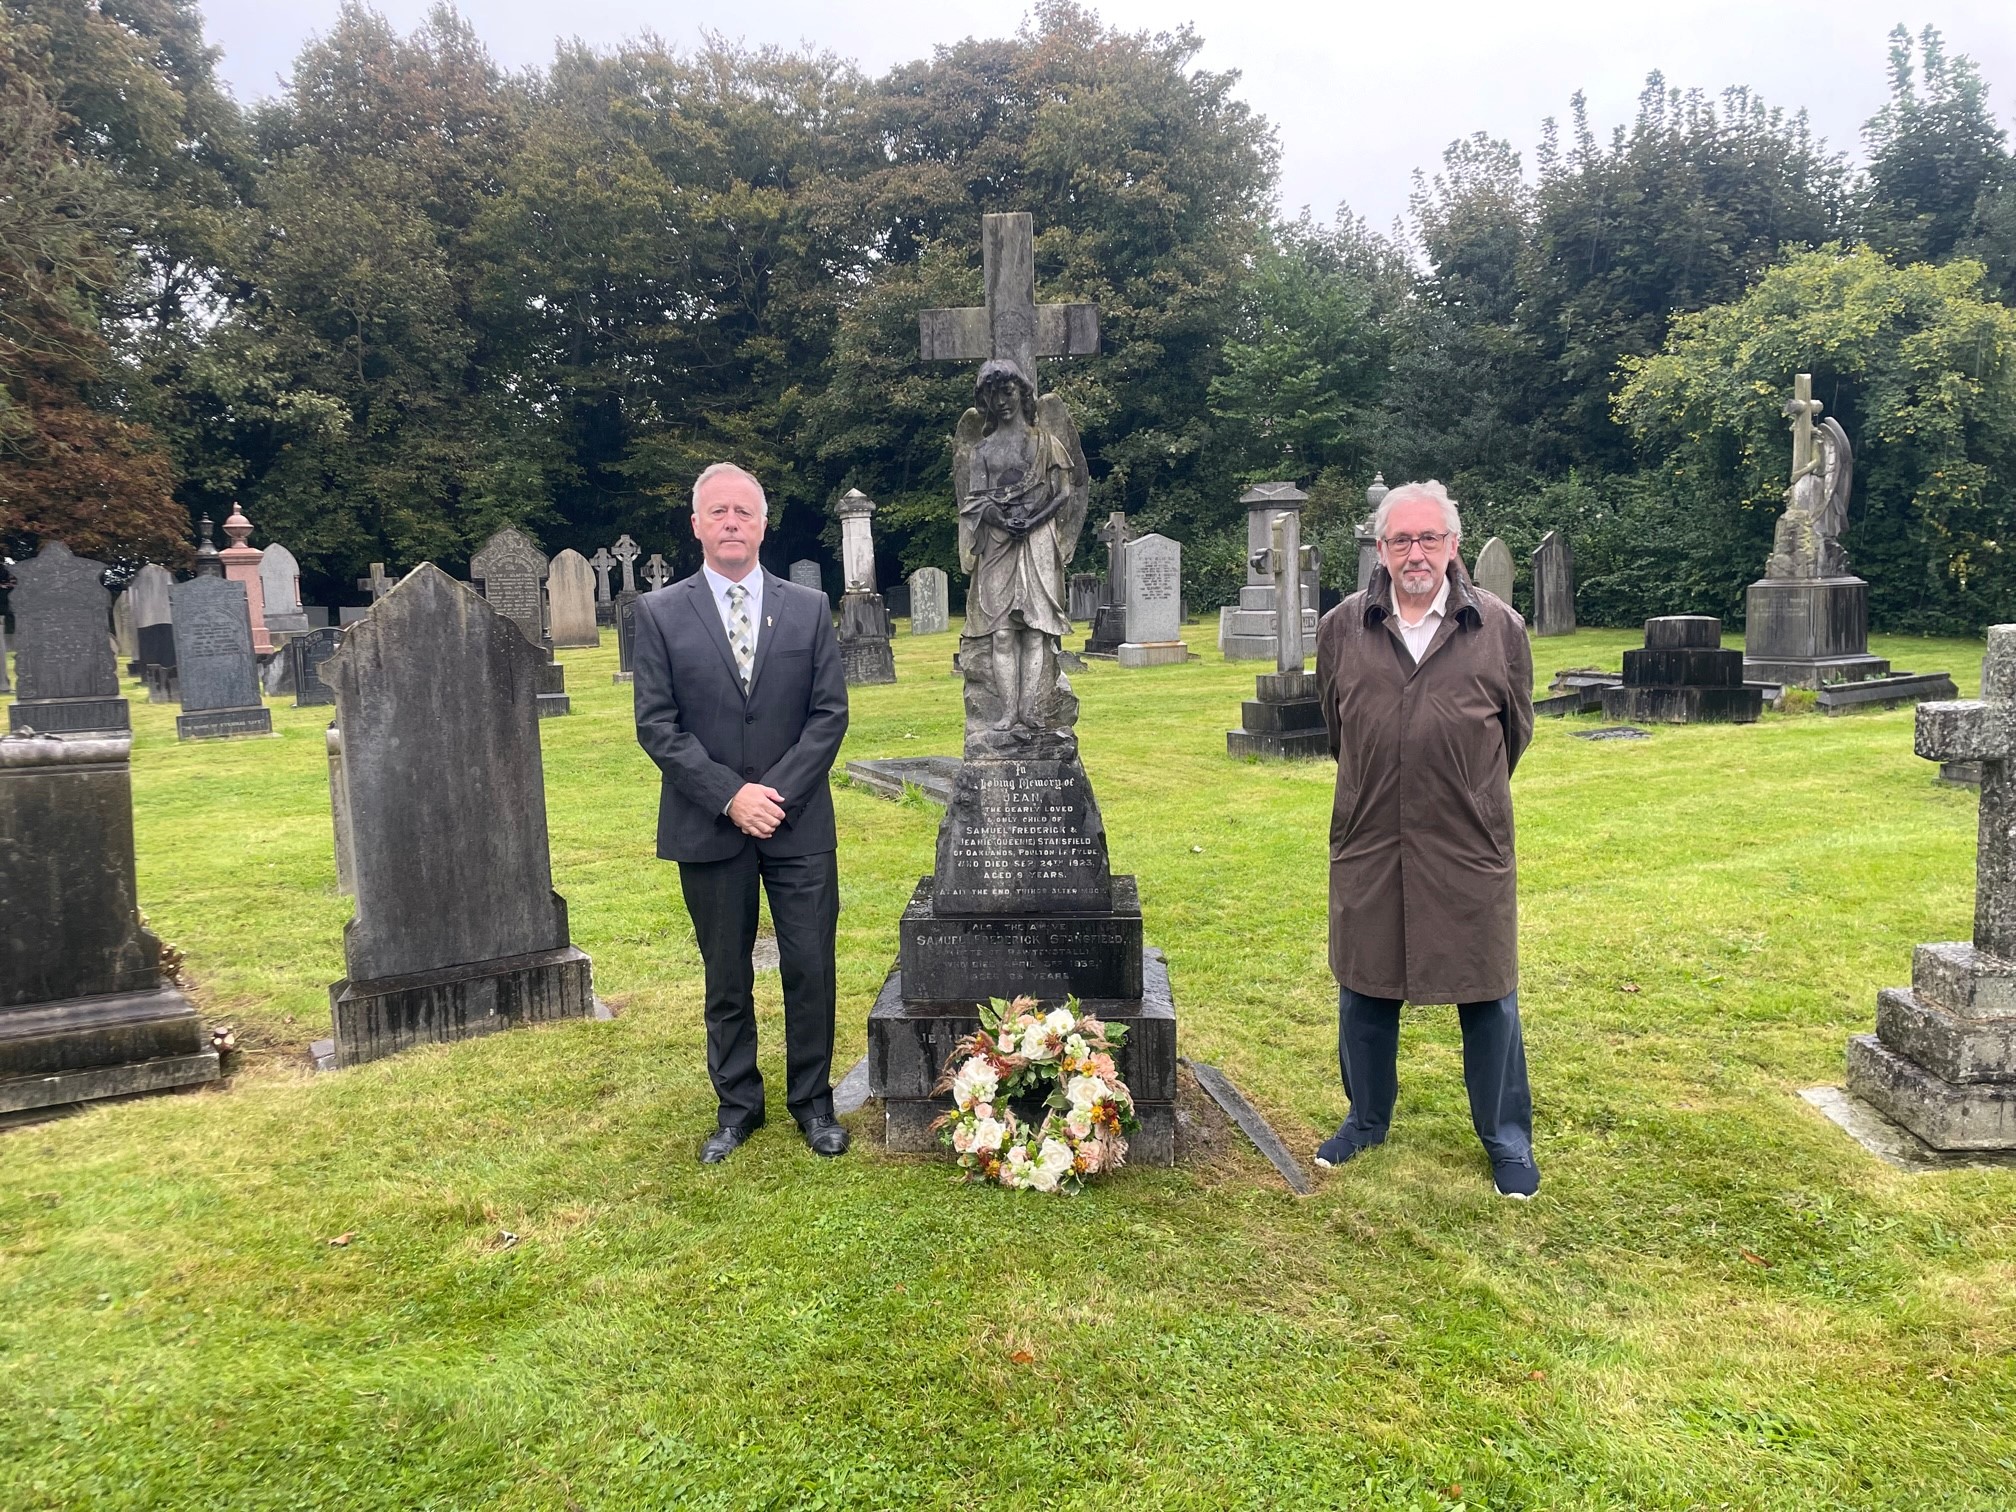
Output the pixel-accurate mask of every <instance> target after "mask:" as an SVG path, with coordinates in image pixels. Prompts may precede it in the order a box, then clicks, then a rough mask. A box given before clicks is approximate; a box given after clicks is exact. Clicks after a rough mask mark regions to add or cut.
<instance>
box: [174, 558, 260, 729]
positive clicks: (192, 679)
mask: <svg viewBox="0 0 2016 1512" xmlns="http://www.w3.org/2000/svg"><path fill="white" fill-rule="evenodd" d="M171 597H172V598H173V601H174V605H175V675H176V677H177V679H178V681H179V682H180V684H181V700H182V712H181V713H180V714H178V715H176V716H175V738H176V739H177V740H223V739H228V738H229V737H231V736H235V735H270V734H272V733H273V715H272V713H271V711H269V710H268V709H267V707H266V706H265V704H263V703H261V702H260V700H259V662H258V658H257V657H256V656H254V654H253V651H252V614H251V607H250V605H249V604H248V603H247V601H246V594H245V585H244V584H243V583H240V582H233V581H231V580H230V579H228V578H214V577H199V578H191V579H190V580H189V581H188V582H186V583H177V584H176V585H175V588H174V592H173V594H172V595H171Z"/></svg>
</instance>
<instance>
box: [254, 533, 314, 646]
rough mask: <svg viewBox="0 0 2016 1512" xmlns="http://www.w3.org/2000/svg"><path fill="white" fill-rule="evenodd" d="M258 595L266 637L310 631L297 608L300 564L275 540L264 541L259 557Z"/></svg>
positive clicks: (299, 594) (305, 619) (302, 611)
mask: <svg viewBox="0 0 2016 1512" xmlns="http://www.w3.org/2000/svg"><path fill="white" fill-rule="evenodd" d="M259 592H260V594H261V596H262V597H263V598H264V600H265V605H266V631H267V633H268V634H269V635H273V636H283V635H300V634H302V633H303V632H305V631H307V630H309V629H310V628H312V627H311V626H310V625H309V623H308V615H307V611H305V610H304V609H303V608H302V607H301V564H300V563H299V562H297V561H295V560H294V553H293V552H291V551H289V550H288V549H287V548H286V547H285V546H282V545H281V544H280V543H279V542H277V541H272V542H268V543H267V546H266V549H265V551H264V552H262V553H261V554H260V557H259Z"/></svg>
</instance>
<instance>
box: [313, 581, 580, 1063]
mask: <svg viewBox="0 0 2016 1512" xmlns="http://www.w3.org/2000/svg"><path fill="white" fill-rule="evenodd" d="M545 665H546V659H545V657H544V656H543V655H542V654H541V652H540V650H539V648H538V647H536V646H534V645H532V644H531V643H530V642H529V641H527V640H526V639H525V637H524V635H523V634H522V632H521V631H520V630H519V629H517V628H515V627H514V625H513V623H512V622H511V621H510V620H508V619H506V618H504V617H503V616H502V615H500V614H499V613H498V612H497V611H496V610H495V609H494V608H492V607H491V606H490V605H489V604H487V603H485V602H484V600H483V599H481V598H479V597H478V596H477V595H476V594H474V593H472V592H470V591H469V590H468V589H467V588H465V587H464V586H463V585H462V584H460V583H457V582H456V581H455V580H454V579H452V578H450V577H449V576H448V575H447V574H446V573H444V572H442V571H441V570H440V569H439V568H437V567H435V566H434V565H433V564H431V563H423V564H422V565H421V566H419V567H417V568H415V569H414V570H413V571H412V572H411V573H409V574H407V576H406V577H405V578H404V579H402V580H401V581H400V583H399V586H398V587H396V588H394V589H393V590H392V592H391V593H390V594H388V595H387V596H386V597H385V598H383V599H381V600H380V601H379V602H378V604H377V605H376V606H375V607H374V608H373V609H372V611H371V614H370V616H369V618H367V619H365V620H364V621H362V622H361V623H360V624H358V625H356V626H354V627H353V628H352V629H351V630H350V631H348V632H347V633H346V634H345V636H344V638H343V645H342V647H341V648H340V649H339V650H338V651H337V653H336V655H335V656H334V657H333V658H331V660H330V661H329V663H328V664H327V665H326V667H325V668H324V675H325V677H326V678H327V680H328V681H329V682H330V683H332V684H333V685H334V687H335V689H336V709H337V713H336V725H337V728H338V730H339V731H340V732H341V733H340V741H339V742H338V744H339V745H340V752H339V759H340V760H341V763H342V783H341V786H342V790H343V793H344V795H345V797H346V799H347V802H348V807H349V824H348V832H349V840H350V849H351V856H350V862H351V880H352V883H353V885H354V886H355V888H356V897H357V913H356V917H355V918H353V919H352V920H351V921H350V923H349V925H348V926H347V927H346V928H345V929H344V932H343V954H344V959H345V962H346V964H347V966H348V969H349V976H348V978H347V979H346V980H344V981H341V982H337V983H336V984H334V985H333V986H332V987H331V988H330V989H329V1002H330V1010H331V1014H332V1017H333V1020H334V1023H335V1041H334V1050H333V1059H334V1063H335V1064H337V1065H353V1064H355V1063H357V1062H359V1061H366V1060H372V1059H375V1058H377V1057H379V1056H382V1055H389V1054H392V1053H393V1052H395V1051H397V1050H402V1049H405V1048H407V1047H408V1046H411V1045H416V1044H422V1043H427V1042H430V1041H439V1040H453V1039H461V1038H465V1037H467V1036H470V1035H476V1034H486V1033H489V1032H491V1031H493V1030H497V1029H503V1028H508V1027H511V1026H513V1025H516V1024H521V1023H529V1022H534V1021H537V1020H543V1019H556V1018H568V1017H580V1016H582V1015H585V1014H588V1013H590V1012H592V1011H593V1009H594V1006H595V1004H594V996H593V992H592V990H591V985H590V980H589V961H588V957H587V956H586V955H584V954H583V953H582V952H581V951H579V950H577V949H575V948H574V946H573V944H572V943H571V942H570V940H569V936H568V930H567V904H566V902H565V900H563V899H562V898H561V897H560V896H559V895H558V894H557V893H555V892H554V891H553V876H552V866H551V862H550V858H549V855H548V851H547V839H546V785H545V769H544V766H543V763H542V761H541V758H540V752H539V709H538V697H539V693H538V690H539V684H540V681H541V674H542V672H543V669H544V668H545Z"/></svg>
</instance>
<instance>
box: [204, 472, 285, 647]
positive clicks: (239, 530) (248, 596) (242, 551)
mask: <svg viewBox="0 0 2016 1512" xmlns="http://www.w3.org/2000/svg"><path fill="white" fill-rule="evenodd" d="M224 534H226V535H227V536H229V537H231V544H230V545H229V546H226V547H225V548H224V549H223V550H222V551H220V552H218V553H217V559H218V560H219V561H221V562H222V563H223V564H224V576H225V577H226V578H227V579H228V580H230V581H231V582H234V583H240V584H243V585H244V588H245V602H246V604H247V606H248V609H249V612H250V614H251V616H252V650H253V652H254V653H255V654H256V655H259V656H266V655H268V654H270V653H271V651H272V650H273V636H272V633H271V632H270V631H268V630H267V628H266V585H265V580H264V579H263V578H262V577H261V576H260V575H259V568H260V564H261V563H262V562H263V561H264V560H265V558H266V553H265V552H263V551H261V550H260V549H259V548H258V547H256V546H253V545H251V544H249V543H250V540H251V536H252V522H251V521H250V520H248V519H246V518H245V511H244V510H242V509H240V508H239V507H238V506H237V505H236V504H233V505H232V506H231V515H230V518H228V519H227V520H225V522H224Z"/></svg>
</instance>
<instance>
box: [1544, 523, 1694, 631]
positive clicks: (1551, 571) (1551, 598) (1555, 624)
mask: <svg viewBox="0 0 2016 1512" xmlns="http://www.w3.org/2000/svg"><path fill="white" fill-rule="evenodd" d="M1718 624H1719V622H1718ZM1533 633H1534V634H1535V635H1573V634H1574V633H1575V553H1574V552H1573V551H1572V550H1570V549H1569V546H1568V537H1566V536H1564V535H1562V534H1561V532H1560V531H1558V530H1550V531H1548V532H1547V534H1545V535H1544V536H1542V537H1540V544H1539V545H1538V546H1536V547H1534V548H1533ZM1717 633H1718V637H1719V633H1720V632H1719V629H1718V632H1717ZM1716 644H1717V645H1720V644H1721V641H1720V640H1719V638H1718V640H1717V641H1716Z"/></svg>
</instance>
